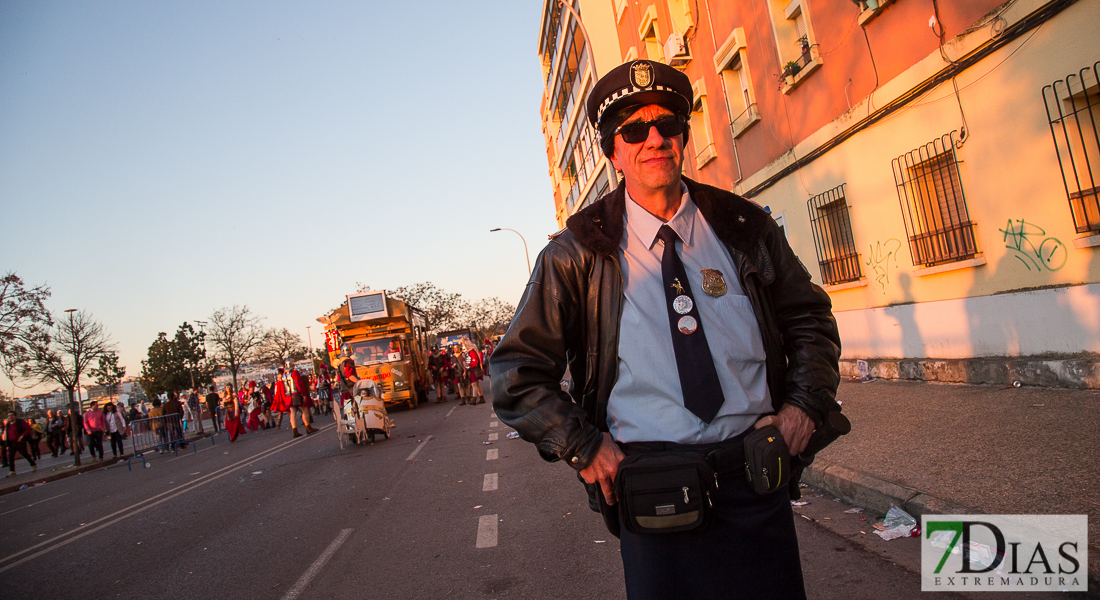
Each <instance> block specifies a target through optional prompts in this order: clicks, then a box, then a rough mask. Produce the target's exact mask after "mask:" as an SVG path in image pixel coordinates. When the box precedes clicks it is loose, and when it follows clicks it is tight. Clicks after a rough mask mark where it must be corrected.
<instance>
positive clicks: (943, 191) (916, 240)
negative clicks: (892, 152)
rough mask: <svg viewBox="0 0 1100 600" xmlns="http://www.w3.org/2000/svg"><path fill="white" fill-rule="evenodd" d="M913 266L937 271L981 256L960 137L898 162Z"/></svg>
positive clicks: (946, 139)
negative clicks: (957, 150)
mask: <svg viewBox="0 0 1100 600" xmlns="http://www.w3.org/2000/svg"><path fill="white" fill-rule="evenodd" d="M892 165H893V168H894V181H895V183H896V184H897V188H898V200H899V201H900V202H901V209H902V217H903V218H904V220H905V232H906V235H908V237H909V249H910V250H911V252H912V254H913V264H914V265H918V266H932V265H936V264H940V263H945V262H953V261H959V260H964V259H967V258H970V257H972V256H974V255H975V254H977V253H978V248H977V245H976V244H975V242H974V224H973V223H971V222H970V213H969V212H968V211H967V209H966V196H965V194H964V193H963V187H962V180H961V178H960V177H959V164H958V162H957V161H956V157H955V132H954V131H952V132H951V133H949V134H947V135H944V136H943V137H941V138H939V139H937V140H933V141H932V142H930V143H928V144H926V145H924V146H921V147H920V148H917V149H916V150H913V151H911V152H907V153H905V154H903V155H902V156H899V157H898V158H895V159H894V160H893V161H892Z"/></svg>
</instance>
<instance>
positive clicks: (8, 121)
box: [0, 0, 556, 395]
mask: <svg viewBox="0 0 1100 600" xmlns="http://www.w3.org/2000/svg"><path fill="white" fill-rule="evenodd" d="M541 4H542V3H541V2H538V1H537V0H525V1H519V2H517V1H515V0H506V1H486V0H478V1H477V2H371V1H355V2H330V1H320V2H316V1H314V2H289V1H283V2H272V1H264V2H242V1H233V2H221V1H219V2H205V1H188V2H167V1H148V0H143V1H130V2H113V1H107V2H104V1H102V0H101V1H97V2H88V1H80V0H66V1H64V2H53V1H25V0H19V1H6V0H5V1H0V214H2V215H3V219H2V225H0V230H2V233H0V271H2V272H7V271H15V272H17V273H18V274H19V275H20V276H21V277H22V278H23V279H24V281H26V282H27V283H28V284H30V285H36V284H41V283H47V284H49V286H50V287H51V288H52V290H53V297H52V298H51V299H50V300H49V302H48V304H47V306H48V308H50V309H51V310H52V311H53V312H54V313H55V314H61V315H62V316H64V313H62V312H61V311H63V310H64V309H67V308H80V309H85V310H87V311H89V312H90V313H91V314H92V315H93V316H94V317H95V318H96V319H98V320H99V321H101V322H102V323H103V324H104V325H105V326H106V328H107V330H108V331H109V332H110V334H111V336H112V337H113V339H114V340H115V341H116V342H117V344H118V348H119V351H120V354H121V358H122V363H123V364H124V365H126V367H127V374H128V375H137V374H138V372H139V371H140V364H141V359H142V358H144V357H145V353H146V350H147V348H148V346H149V344H150V343H151V342H152V341H153V340H154V339H155V337H156V335H157V332H160V331H165V332H169V333H172V332H174V331H175V329H176V328H177V327H178V326H179V325H180V323H182V322H183V321H192V322H193V321H194V320H196V319H200V320H201V319H205V318H206V317H207V316H209V315H210V313H211V312H213V311H214V310H215V309H217V308H220V307H226V306H231V305H234V304H243V305H247V306H248V307H249V308H251V309H252V310H253V311H254V312H255V313H257V314H259V315H260V316H263V317H265V321H264V323H265V325H267V326H270V327H278V328H281V327H286V328H287V329H289V330H291V331H293V332H295V333H299V334H300V335H301V336H302V339H303V341H305V340H306V326H310V325H311V326H312V330H311V331H312V334H313V335H312V338H313V344H314V346H318V345H320V344H321V343H322V334H321V331H322V328H321V326H320V324H318V323H317V322H316V321H315V320H314V319H315V318H316V317H318V316H320V315H321V314H322V313H324V312H325V311H326V310H328V309H330V308H332V307H334V306H336V305H338V304H339V303H340V302H341V301H342V300H343V296H344V294H347V293H350V292H353V291H355V285H356V282H362V283H364V284H367V285H369V286H371V287H374V288H391V289H392V288H395V287H398V286H401V285H406V284H412V283H417V282H421V281H431V282H433V283H435V284H436V285H438V286H439V287H442V288H443V289H445V290H447V291H450V292H458V293H461V294H462V295H463V296H464V297H465V298H467V299H469V300H478V299H481V298H486V297H492V296H496V297H499V298H501V299H502V300H505V301H507V302H509V303H512V304H515V303H516V302H517V301H518V299H519V296H520V294H521V293H522V291H523V286H524V283H525V282H526V279H527V266H526V262H525V260H524V258H523V245H522V243H521V241H520V239H519V237H517V236H516V235H515V234H513V233H510V232H497V233H489V229H491V228H493V227H510V228H513V229H516V230H518V231H519V232H520V233H522V234H523V235H524V237H525V238H526V239H527V243H528V245H529V246H530V252H531V257H532V260H534V257H535V256H536V255H537V253H538V252H539V250H540V249H541V248H542V247H543V246H544V245H545V243H546V235H547V234H548V233H552V232H553V231H554V230H555V229H556V225H555V221H554V208H553V199H552V195H551V187H550V186H551V183H550V179H549V177H548V176H547V173H546V169H547V164H546V152H545V148H544V141H543V137H542V133H541V129H540V123H539V111H538V109H539V101H540V98H541V94H542V85H543V84H542V81H541V72H540V68H539V58H538V55H537V51H536V46H537V40H538V25H539V18H540V10H541ZM3 385H4V389H5V391H6V392H8V393H11V391H12V390H11V386H10V384H9V383H7V382H6V380H4V381H3ZM41 389H42V388H39V389H38V390H36V391H41ZM22 393H23V391H22V390H17V395H22Z"/></svg>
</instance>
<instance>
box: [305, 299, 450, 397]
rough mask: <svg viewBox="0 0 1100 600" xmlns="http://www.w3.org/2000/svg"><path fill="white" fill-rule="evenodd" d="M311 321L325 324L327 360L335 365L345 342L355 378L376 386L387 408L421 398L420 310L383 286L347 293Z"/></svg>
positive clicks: (424, 379) (423, 336)
mask: <svg viewBox="0 0 1100 600" xmlns="http://www.w3.org/2000/svg"><path fill="white" fill-rule="evenodd" d="M317 320H318V321H319V322H321V323H324V324H325V347H326V349H327V350H328V356H329V363H330V364H331V365H332V366H333V367H336V366H338V365H339V364H340V362H341V361H342V360H343V359H344V355H343V350H342V349H343V348H344V346H345V345H346V346H349V347H350V348H351V351H352V358H353V359H354V360H355V367H356V372H357V373H358V375H359V377H360V378H361V379H362V378H366V379H371V380H373V381H374V382H375V383H376V384H377V385H378V389H379V391H380V392H381V393H382V401H383V402H385V404H386V406H387V407H390V406H395V405H398V404H404V405H406V406H408V407H409V408H416V406H417V405H418V404H419V403H420V402H422V401H424V400H426V399H427V390H428V368H427V357H428V353H427V350H426V349H427V325H428V321H427V318H425V316H424V313H422V312H420V311H419V310H417V309H416V308H414V307H412V306H410V305H408V304H406V303H405V302H402V301H400V300H395V299H393V298H387V297H386V292H385V291H370V292H359V293H356V294H350V295H348V296H347V301H346V302H345V303H344V304H343V306H341V307H340V308H337V309H336V310H334V311H332V312H331V313H329V314H328V315H325V316H324V317H321V318H319V319H317Z"/></svg>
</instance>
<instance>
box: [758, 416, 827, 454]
mask: <svg viewBox="0 0 1100 600" xmlns="http://www.w3.org/2000/svg"><path fill="white" fill-rule="evenodd" d="M768 425H773V426H775V427H776V428H777V429H779V433H781V434H782V435H783V441H785V442H787V448H789V449H790V451H791V456H794V455H796V454H798V453H799V452H802V451H803V450H805V449H806V443H807V442H809V441H810V434H812V433H813V432H814V421H813V419H811V418H810V417H809V415H807V414H806V413H804V412H802V409H801V408H798V407H796V406H792V405H790V404H784V405H783V408H780V409H779V414H776V415H768V416H766V417H764V418H763V419H760V420H759V421H757V422H756V425H755V426H753V429H760V428H761V427H767V426H768Z"/></svg>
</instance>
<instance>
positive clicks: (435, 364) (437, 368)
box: [428, 348, 447, 403]
mask: <svg viewBox="0 0 1100 600" xmlns="http://www.w3.org/2000/svg"><path fill="white" fill-rule="evenodd" d="M428 375H429V376H430V377H431V378H432V385H433V386H435V401H436V402H437V403H440V402H446V401H447V386H446V385H444V383H443V357H442V356H440V355H439V348H432V354H431V356H429V357H428Z"/></svg>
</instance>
